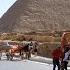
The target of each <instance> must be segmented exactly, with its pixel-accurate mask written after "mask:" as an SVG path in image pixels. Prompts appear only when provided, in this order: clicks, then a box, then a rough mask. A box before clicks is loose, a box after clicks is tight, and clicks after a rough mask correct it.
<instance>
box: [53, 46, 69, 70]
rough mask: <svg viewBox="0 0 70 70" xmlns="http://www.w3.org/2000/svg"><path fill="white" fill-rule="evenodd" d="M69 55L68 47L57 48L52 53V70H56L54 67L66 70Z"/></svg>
mask: <svg viewBox="0 0 70 70" xmlns="http://www.w3.org/2000/svg"><path fill="white" fill-rule="evenodd" d="M69 55H70V48H69V46H68V45H66V46H65V48H64V49H63V51H62V49H61V47H57V48H56V49H55V50H53V52H52V57H53V70H55V69H56V66H57V67H58V70H64V69H65V70H67V64H68V60H69Z"/></svg>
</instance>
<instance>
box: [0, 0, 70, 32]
mask: <svg viewBox="0 0 70 70" xmlns="http://www.w3.org/2000/svg"><path fill="white" fill-rule="evenodd" d="M63 30H70V0H18V1H16V3H15V4H14V5H13V6H12V7H11V8H10V9H9V10H8V11H7V12H6V13H5V14H4V15H3V17H2V18H1V19H0V32H22V33H24V32H31V31H35V32H37V31H49V32H51V31H63Z"/></svg>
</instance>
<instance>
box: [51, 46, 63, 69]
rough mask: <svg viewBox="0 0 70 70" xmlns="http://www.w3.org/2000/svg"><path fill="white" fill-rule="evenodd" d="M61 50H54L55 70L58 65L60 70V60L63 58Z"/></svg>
mask: <svg viewBox="0 0 70 70" xmlns="http://www.w3.org/2000/svg"><path fill="white" fill-rule="evenodd" d="M61 53H62V52H61V48H60V47H58V48H56V49H54V50H53V52H52V57H53V70H55V68H56V65H57V67H58V70H60V61H59V60H60V58H61Z"/></svg>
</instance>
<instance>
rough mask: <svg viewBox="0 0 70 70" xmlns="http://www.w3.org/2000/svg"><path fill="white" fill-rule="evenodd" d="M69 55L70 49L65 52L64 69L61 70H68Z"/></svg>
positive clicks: (67, 48)
mask: <svg viewBox="0 0 70 70" xmlns="http://www.w3.org/2000/svg"><path fill="white" fill-rule="evenodd" d="M69 55H70V49H69V47H66V48H65V51H64V58H63V69H61V70H64V69H65V70H67V64H68V60H69Z"/></svg>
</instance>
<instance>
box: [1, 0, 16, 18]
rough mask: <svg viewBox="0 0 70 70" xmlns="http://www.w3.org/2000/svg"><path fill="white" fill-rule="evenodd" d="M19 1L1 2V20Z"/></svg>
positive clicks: (5, 0) (6, 0)
mask: <svg viewBox="0 0 70 70" xmlns="http://www.w3.org/2000/svg"><path fill="white" fill-rule="evenodd" d="M15 1H17V0H0V18H1V17H2V15H3V14H4V13H5V12H6V11H7V10H8V9H9V8H10V7H11V6H12V5H13V4H14V3H15Z"/></svg>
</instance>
